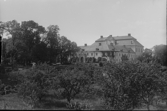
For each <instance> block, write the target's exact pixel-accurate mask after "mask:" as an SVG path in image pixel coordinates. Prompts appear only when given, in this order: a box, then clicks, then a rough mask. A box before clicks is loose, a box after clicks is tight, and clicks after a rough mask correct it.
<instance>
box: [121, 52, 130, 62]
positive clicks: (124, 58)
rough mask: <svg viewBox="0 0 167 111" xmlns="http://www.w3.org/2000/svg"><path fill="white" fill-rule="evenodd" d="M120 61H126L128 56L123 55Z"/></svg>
mask: <svg viewBox="0 0 167 111" xmlns="http://www.w3.org/2000/svg"><path fill="white" fill-rule="evenodd" d="M121 60H122V61H128V60H129V59H128V56H127V55H126V54H123V55H122V57H121Z"/></svg>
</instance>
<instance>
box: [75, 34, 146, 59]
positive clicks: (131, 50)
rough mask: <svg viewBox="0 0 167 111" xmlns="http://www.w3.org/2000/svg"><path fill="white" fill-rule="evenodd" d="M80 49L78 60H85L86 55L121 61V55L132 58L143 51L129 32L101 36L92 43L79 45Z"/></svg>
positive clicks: (141, 46)
mask: <svg viewBox="0 0 167 111" xmlns="http://www.w3.org/2000/svg"><path fill="white" fill-rule="evenodd" d="M79 47H80V49H81V50H80V51H79V52H78V53H77V56H78V57H79V60H80V61H81V62H85V60H86V58H87V57H94V58H96V59H98V57H102V58H106V59H107V61H116V62H120V61H122V59H121V57H122V56H123V55H126V56H127V57H128V59H129V60H133V59H134V58H136V57H137V56H139V55H141V54H142V52H143V48H144V47H143V45H142V44H140V43H139V42H138V41H137V39H136V38H134V37H132V36H131V34H128V35H126V36H112V35H109V36H108V37H103V36H101V37H100V38H99V39H97V40H96V41H95V42H94V43H93V44H92V45H87V44H85V45H84V46H79Z"/></svg>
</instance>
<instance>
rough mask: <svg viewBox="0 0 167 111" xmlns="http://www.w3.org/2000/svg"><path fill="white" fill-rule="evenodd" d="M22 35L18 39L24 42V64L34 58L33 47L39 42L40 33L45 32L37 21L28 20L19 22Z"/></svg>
mask: <svg viewBox="0 0 167 111" xmlns="http://www.w3.org/2000/svg"><path fill="white" fill-rule="evenodd" d="M21 31H22V37H21V38H20V40H21V41H22V42H23V43H24V47H25V48H24V49H25V50H24V51H23V52H24V53H25V54H26V55H24V57H25V62H26V64H27V63H28V64H29V63H30V62H31V61H33V60H34V58H32V55H33V49H34V48H35V47H36V46H37V45H38V44H40V40H41V38H40V35H41V34H43V33H45V28H44V27H42V26H40V25H38V23H36V22H34V21H32V20H30V21H23V22H22V24H21Z"/></svg>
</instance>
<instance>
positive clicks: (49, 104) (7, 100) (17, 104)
mask: <svg viewBox="0 0 167 111" xmlns="http://www.w3.org/2000/svg"><path fill="white" fill-rule="evenodd" d="M74 101H79V102H82V103H87V104H88V103H89V104H90V106H91V109H95V110H100V109H103V106H102V105H101V104H102V103H101V99H92V100H88V99H86V100H80V99H75V100H74ZM66 103H67V102H66V100H64V99H62V100H58V99H53V98H52V99H49V98H48V99H46V100H45V102H43V104H42V106H41V107H40V108H32V107H31V106H30V105H28V104H26V103H25V102H24V101H23V100H22V99H20V98H18V97H17V94H16V93H13V94H7V95H3V96H1V97H0V109H14V110H16V109H18V110H28V109H29V110H32V109H48V110H49V109H50V110H68V109H69V108H67V107H66ZM135 110H147V108H146V107H141V108H136V109H135ZM150 110H167V106H166V104H163V103H161V104H160V105H158V106H150Z"/></svg>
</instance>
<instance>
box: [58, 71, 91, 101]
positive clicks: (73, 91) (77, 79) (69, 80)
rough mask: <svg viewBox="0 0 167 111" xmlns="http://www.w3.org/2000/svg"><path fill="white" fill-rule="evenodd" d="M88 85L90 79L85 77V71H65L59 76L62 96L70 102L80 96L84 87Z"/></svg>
mask: <svg viewBox="0 0 167 111" xmlns="http://www.w3.org/2000/svg"><path fill="white" fill-rule="evenodd" d="M87 84H88V78H87V77H86V76H85V75H84V72H83V71H79V70H76V69H73V70H64V71H63V72H62V73H61V75H60V76H59V85H60V88H62V96H63V97H65V98H66V99H67V101H68V102H70V101H71V99H74V97H75V96H76V95H77V94H79V93H80V92H81V91H82V90H83V88H84V87H86V85H87Z"/></svg>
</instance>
